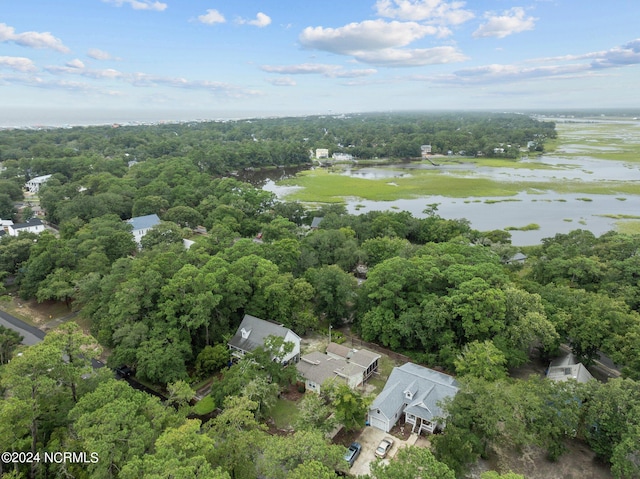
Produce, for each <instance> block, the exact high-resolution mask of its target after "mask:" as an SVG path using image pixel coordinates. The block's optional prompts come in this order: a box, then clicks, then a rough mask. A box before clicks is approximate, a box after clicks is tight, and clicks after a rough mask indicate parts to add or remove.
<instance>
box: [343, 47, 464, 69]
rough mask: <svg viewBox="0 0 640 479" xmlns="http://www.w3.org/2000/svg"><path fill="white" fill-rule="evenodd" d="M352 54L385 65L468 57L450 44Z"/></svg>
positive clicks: (364, 60)
mask: <svg viewBox="0 0 640 479" xmlns="http://www.w3.org/2000/svg"><path fill="white" fill-rule="evenodd" d="M353 56H354V58H356V59H357V60H358V61H360V62H363V63H370V64H372V65H378V66H385V67H412V66H423V65H437V64H443V63H456V62H461V61H464V60H467V59H468V57H467V56H465V55H464V54H462V53H461V52H460V51H458V50H457V49H456V48H454V47H450V46H443V47H434V48H416V49H401V48H386V49H383V50H378V51H375V52H367V51H363V52H353Z"/></svg>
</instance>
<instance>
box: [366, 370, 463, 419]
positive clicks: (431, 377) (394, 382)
mask: <svg viewBox="0 0 640 479" xmlns="http://www.w3.org/2000/svg"><path fill="white" fill-rule="evenodd" d="M406 391H410V392H412V393H413V397H412V399H407V398H406V397H405V392H406ZM457 392H458V383H457V381H456V380H455V379H454V378H453V377H451V376H448V375H446V374H443V373H440V372H438V371H434V370H433V369H429V368H425V367H422V366H418V365H417V364H413V363H406V364H403V365H402V366H400V367H396V368H393V371H391V375H390V376H389V379H388V380H387V383H386V384H385V386H384V389H383V391H382V392H381V393H380V394H379V395H378V397H376V399H375V400H374V401H373V404H372V405H371V409H372V410H373V409H379V410H380V412H382V413H383V414H384V415H385V416H386V417H387V418H393V415H394V414H395V413H396V411H398V410H399V409H400V408H401V406H402V405H403V404H405V403H406V404H407V406H406V408H405V411H406V412H408V413H409V414H413V415H415V416H418V417H421V418H423V419H426V420H431V419H433V418H434V417H435V416H442V414H443V413H442V410H441V409H440V406H438V402H439V401H442V400H443V399H445V398H447V397H453V396H455V395H456V393H457Z"/></svg>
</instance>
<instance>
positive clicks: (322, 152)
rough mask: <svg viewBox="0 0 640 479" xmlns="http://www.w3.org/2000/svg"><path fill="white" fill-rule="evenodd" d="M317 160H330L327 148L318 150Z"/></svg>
mask: <svg viewBox="0 0 640 479" xmlns="http://www.w3.org/2000/svg"><path fill="white" fill-rule="evenodd" d="M316 158H318V159H320V158H329V150H328V149H326V148H318V149H316Z"/></svg>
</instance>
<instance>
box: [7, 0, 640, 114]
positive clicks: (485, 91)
mask: <svg viewBox="0 0 640 479" xmlns="http://www.w3.org/2000/svg"><path fill="white" fill-rule="evenodd" d="M638 19H640V2H638V1H637V0H607V1H606V2H604V1H599V0H528V1H518V0H514V1H511V0H473V1H471V0H470V1H467V2H464V1H445V0H340V1H336V0H323V1H305V0H296V1H292V0H263V1H253V0H246V1H245V0H236V1H231V0H220V1H215V0H211V1H209V0H57V1H55V2H53V1H51V0H21V1H19V2H18V1H15V0H0V102H1V104H2V105H3V109H4V110H5V112H9V111H17V110H29V111H31V110H33V111H40V110H49V111H52V112H64V113H65V115H67V117H69V116H70V115H72V114H73V113H74V112H76V111H78V112H82V111H84V112H86V111H107V112H108V111H119V110H125V109H126V110H130V111H140V112H147V113H150V114H153V112H157V115H158V116H159V117H158V119H172V118H170V116H171V112H172V111H174V112H176V113H175V114H176V116H178V112H180V114H179V115H181V116H182V117H183V118H181V119H186V118H184V116H185V115H191V116H192V117H193V118H219V117H225V116H228V115H233V114H235V115H239V116H242V115H249V116H253V115H273V114H276V115H282V114H306V113H315V114H317V113H326V112H329V111H331V112H336V113H337V112H362V111H380V110H407V109H412V110H415V109H421V110H422V109H424V110H429V109H499V110H522V109H531V108H542V109H549V108H613V107H639V106H640V100H639V99H640V95H638V94H637V93H636V89H637V86H638V85H639V84H640V66H639V64H640V26H639V25H638ZM185 112H186V113H185ZM160 116H162V117H160ZM175 119H178V118H175Z"/></svg>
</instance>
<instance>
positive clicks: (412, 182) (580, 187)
mask: <svg viewBox="0 0 640 479" xmlns="http://www.w3.org/2000/svg"><path fill="white" fill-rule="evenodd" d="M280 184H281V185H285V186H301V187H303V188H302V189H299V190H296V191H293V192H291V193H290V194H289V195H288V196H287V199H288V200H299V201H303V202H321V203H340V202H343V201H344V200H345V197H346V196H349V197H355V198H362V199H367V200H372V201H395V200H399V199H410V198H419V197H424V196H431V195H437V196H445V197H449V198H472V197H476V198H478V197H480V198H482V197H496V196H498V197H500V196H505V197H507V196H515V195H517V194H518V193H520V192H527V193H529V194H543V193H545V192H550V191H553V192H555V193H558V194H576V193H577V194H580V193H581V194H593V195H612V194H628V195H640V184H638V183H635V182H634V183H625V182H615V181H607V182H583V181H579V180H575V181H567V180H556V181H553V180H552V181H534V182H531V181H529V182H520V181H497V180H492V179H488V178H460V177H455V176H452V175H446V174H441V173H440V172H439V171H433V170H417V171H416V172H415V173H414V174H413V175H412V176H410V177H407V178H395V179H394V184H393V185H390V184H389V183H388V180H387V179H385V178H381V179H374V180H371V179H363V178H354V177H350V176H345V175H340V174H335V173H331V172H329V171H327V170H319V169H317V170H309V171H303V172H301V173H299V174H298V176H296V177H295V178H290V179H287V180H283V181H282V182H281V183H280ZM580 200H581V201H591V199H590V198H580ZM472 201H474V202H482V200H477V199H474V200H472ZM558 201H563V200H558Z"/></svg>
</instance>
